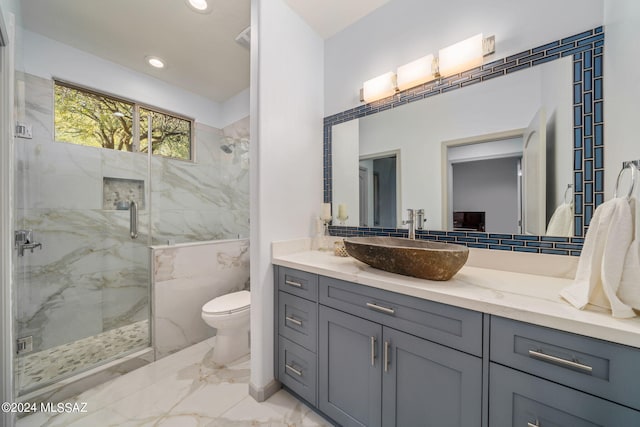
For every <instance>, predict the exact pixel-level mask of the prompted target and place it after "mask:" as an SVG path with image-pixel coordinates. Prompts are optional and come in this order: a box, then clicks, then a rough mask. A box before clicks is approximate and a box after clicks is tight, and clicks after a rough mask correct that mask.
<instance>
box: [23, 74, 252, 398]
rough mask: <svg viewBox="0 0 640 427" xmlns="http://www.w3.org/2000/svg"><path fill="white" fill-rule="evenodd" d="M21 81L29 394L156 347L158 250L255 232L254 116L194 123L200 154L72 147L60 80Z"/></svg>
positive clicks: (25, 389) (150, 130)
mask: <svg viewBox="0 0 640 427" xmlns="http://www.w3.org/2000/svg"><path fill="white" fill-rule="evenodd" d="M16 77H17V85H19V86H20V87H21V89H20V91H19V92H20V93H21V94H24V97H25V98H24V99H23V100H19V101H20V102H24V105H25V116H24V120H25V122H26V123H30V124H31V125H32V138H29V139H26V138H16V139H15V141H14V145H15V170H16V173H15V195H16V197H15V209H14V216H15V229H16V230H17V231H16V236H17V237H16V249H15V252H14V257H13V260H14V288H13V289H14V295H15V313H14V316H15V319H14V320H15V321H14V334H15V337H16V339H17V342H16V345H17V349H18V354H17V355H16V358H15V361H14V370H15V377H14V378H15V386H16V388H17V392H18V396H23V397H24V396H27V397H29V396H34V395H39V394H40V393H41V392H42V390H46V389H47V388H51V387H56V385H57V384H59V383H60V381H61V380H62V381H66V380H67V379H68V378H70V377H74V376H77V375H78V374H82V373H84V372H87V371H90V370H92V369H95V368H96V367H99V366H104V365H105V364H107V363H110V362H114V361H118V360H122V358H123V357H127V356H130V355H132V354H135V355H139V356H145V349H147V350H150V349H151V346H152V344H153V343H152V342H151V331H150V328H151V322H150V319H151V316H150V310H151V307H152V300H151V286H150V283H151V272H150V247H152V246H153V245H166V244H168V243H169V244H174V243H185V242H194V241H211V240H220V239H229V238H236V237H237V236H239V235H242V236H247V235H248V221H247V218H248V203H249V197H248V164H246V163H244V160H245V156H248V148H249V147H248V119H244V120H240V121H238V122H237V123H235V124H234V125H233V126H229V127H228V128H225V129H216V128H213V127H210V126H207V125H204V124H200V123H197V122H195V121H192V123H191V127H192V131H191V132H192V134H193V137H192V139H191V140H192V144H193V147H192V148H191V154H189V158H188V159H176V158H174V157H170V156H163V155H156V154H155V152H156V150H154V151H153V152H152V153H154V154H152V153H149V152H148V151H147V152H140V153H136V152H129V151H118V150H113V149H105V148H103V147H91V146H85V145H82V144H75V143H67V142H64V141H60V140H58V139H59V138H58V137H55V136H58V135H57V134H59V133H60V132H59V131H58V130H57V129H56V130H55V131H54V129H53V128H54V127H55V126H56V124H55V120H54V119H55V116H56V114H60V113H59V112H56V111H55V105H57V104H56V102H57V101H59V100H56V99H55V97H56V92H55V88H56V85H57V83H55V82H52V80H51V79H46V78H42V77H39V76H36V75H32V74H29V73H24V72H19V73H17V75H16ZM65 84H66V83H65ZM21 96H22V95H21ZM52 106H54V107H53V108H52ZM153 123H154V121H153V117H151V120H150V121H148V122H145V123H144V124H147V126H148V129H147V133H148V135H147V138H148V139H149V140H151V139H152V138H154V136H153V132H154V125H153ZM143 132H144V129H143V127H142V126H140V134H144V133H143ZM54 135H55V136H54ZM154 142H155V141H154ZM223 143H224V144H227V145H229V146H230V147H233V155H232V156H229V155H228V154H226V153H225V152H222V151H220V150H219V149H218V148H219V147H221V146H224V144H223ZM196 153H197V154H196ZM146 357H147V359H148V360H150V359H151V352H150V351H149V354H148V355H146Z"/></svg>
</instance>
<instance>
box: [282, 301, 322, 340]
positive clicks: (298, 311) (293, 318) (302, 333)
mask: <svg viewBox="0 0 640 427" xmlns="http://www.w3.org/2000/svg"><path fill="white" fill-rule="evenodd" d="M278 332H279V334H280V335H282V336H283V337H285V338H288V339H290V340H291V341H293V342H294V343H296V344H299V345H301V346H303V347H305V348H306V349H308V350H310V351H313V352H315V351H316V343H317V341H318V305H317V304H316V303H315V302H312V301H308V300H306V299H303V298H300V297H296V296H294V295H290V294H288V293H286V292H280V294H279V295H278Z"/></svg>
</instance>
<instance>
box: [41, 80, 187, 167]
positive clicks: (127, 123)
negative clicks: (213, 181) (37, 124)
mask: <svg viewBox="0 0 640 427" xmlns="http://www.w3.org/2000/svg"><path fill="white" fill-rule="evenodd" d="M54 117H55V118H54V121H55V139H56V141H62V142H68V143H71V144H78V145H85V146H89V147H99V148H107V149H111V150H118V151H129V152H140V153H147V152H148V151H149V141H148V123H149V118H151V128H152V129H151V153H152V154H154V155H158V156H164V157H171V158H174V159H182V160H191V157H192V156H191V153H192V150H191V146H192V143H191V134H192V131H191V128H192V121H191V120H190V119H187V118H184V117H178V116H176V115H173V114H167V113H165V112H162V111H158V110H155V109H153V107H149V106H142V105H140V104H136V103H134V102H131V101H126V100H123V99H118V98H115V97H113V96H110V95H105V94H101V93H98V92H95V91H90V90H86V89H82V88H79V87H76V86H72V85H69V84H67V83H61V82H58V81H56V82H55V112H54Z"/></svg>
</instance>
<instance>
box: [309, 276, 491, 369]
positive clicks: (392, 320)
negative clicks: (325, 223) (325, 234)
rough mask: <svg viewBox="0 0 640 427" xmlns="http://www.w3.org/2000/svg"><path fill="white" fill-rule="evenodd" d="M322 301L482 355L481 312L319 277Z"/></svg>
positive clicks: (384, 323) (354, 313)
mask: <svg viewBox="0 0 640 427" xmlns="http://www.w3.org/2000/svg"><path fill="white" fill-rule="evenodd" d="M319 292H320V293H319V295H320V303H321V304H324V305H326V306H329V307H333V308H336V309H338V310H342V311H344V312H347V313H351V314H353V315H356V316H359V317H362V318H365V319H369V320H372V321H374V322H377V323H381V324H383V325H385V326H389V327H392V328H394V329H398V330H401V331H404V332H407V333H409V334H411V335H415V336H417V337H420V338H424V339H427V340H430V341H434V342H437V343H439V344H442V345H445V346H447V347H451V348H455V349H458V350H462V351H464V352H467V353H469V354H473V355H475V356H482V313H479V312H476V311H471V310H466V309H464V308H459V307H452V306H449V305H446V304H440V303H437V302H433V301H428V300H423V299H420V298H414V297H411V296H407V295H401V294H396V293H394V292H389V291H385V290H382V289H376V288H372V287H369V286H363V285H357V284H355V283H350V282H345V281H342V280H338V279H332V278H328V277H323V276H321V277H320V290H319Z"/></svg>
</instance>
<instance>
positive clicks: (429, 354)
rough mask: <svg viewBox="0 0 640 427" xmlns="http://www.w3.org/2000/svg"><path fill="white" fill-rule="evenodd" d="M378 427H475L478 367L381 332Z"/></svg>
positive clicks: (449, 352)
mask: <svg viewBox="0 0 640 427" xmlns="http://www.w3.org/2000/svg"><path fill="white" fill-rule="evenodd" d="M381 362H382V370H383V374H382V390H383V392H382V398H383V400H382V425H384V426H385V427H386V426H398V427H415V426H438V427H447V426H456V427H458V426H479V425H480V422H481V419H482V417H481V414H482V404H481V402H482V361H481V359H480V358H478V357H475V356H471V355H469V354H466V353H463V352H460V351H457V350H453V349H450V348H448V347H444V346H441V345H438V344H435V343H433V342H430V341H427V340H423V339H420V338H417V337H415V336H413V335H409V334H406V333H404V332H400V331H397V330H395V329H391V328H387V327H385V328H384V332H383V343H382V357H381Z"/></svg>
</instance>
